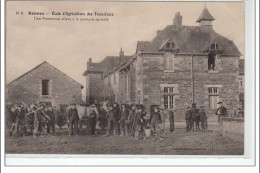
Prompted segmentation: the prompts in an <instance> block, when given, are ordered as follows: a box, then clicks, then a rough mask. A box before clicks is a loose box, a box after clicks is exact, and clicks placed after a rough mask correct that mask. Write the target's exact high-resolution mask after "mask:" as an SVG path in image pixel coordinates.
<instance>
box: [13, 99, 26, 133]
mask: <svg viewBox="0 0 260 173" xmlns="http://www.w3.org/2000/svg"><path fill="white" fill-rule="evenodd" d="M15 114H16V125H15V127H16V131H17V136H18V137H19V136H24V135H25V134H26V133H27V132H26V119H25V116H26V111H25V109H24V108H23V105H22V104H21V105H20V106H19V107H17V109H16V112H15Z"/></svg>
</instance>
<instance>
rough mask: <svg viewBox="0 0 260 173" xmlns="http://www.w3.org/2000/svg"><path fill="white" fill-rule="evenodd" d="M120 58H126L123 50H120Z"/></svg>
mask: <svg viewBox="0 0 260 173" xmlns="http://www.w3.org/2000/svg"><path fill="white" fill-rule="evenodd" d="M119 56H120V57H121V56H124V51H123V50H122V48H121V49H120V52H119Z"/></svg>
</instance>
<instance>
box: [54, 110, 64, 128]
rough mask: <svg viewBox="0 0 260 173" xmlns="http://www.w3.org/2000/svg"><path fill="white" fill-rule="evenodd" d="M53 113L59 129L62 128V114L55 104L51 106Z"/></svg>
mask: <svg viewBox="0 0 260 173" xmlns="http://www.w3.org/2000/svg"><path fill="white" fill-rule="evenodd" d="M53 113H54V115H55V119H56V122H57V125H58V126H59V128H60V130H61V128H62V126H63V125H64V124H63V115H62V112H61V110H60V109H58V108H57V107H56V106H54V107H53Z"/></svg>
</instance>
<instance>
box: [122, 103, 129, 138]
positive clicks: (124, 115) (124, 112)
mask: <svg viewBox="0 0 260 173" xmlns="http://www.w3.org/2000/svg"><path fill="white" fill-rule="evenodd" d="M128 115H129V112H128V110H127V107H126V104H122V105H121V110H120V116H121V118H120V131H121V135H120V136H124V135H125V136H127V135H128Z"/></svg>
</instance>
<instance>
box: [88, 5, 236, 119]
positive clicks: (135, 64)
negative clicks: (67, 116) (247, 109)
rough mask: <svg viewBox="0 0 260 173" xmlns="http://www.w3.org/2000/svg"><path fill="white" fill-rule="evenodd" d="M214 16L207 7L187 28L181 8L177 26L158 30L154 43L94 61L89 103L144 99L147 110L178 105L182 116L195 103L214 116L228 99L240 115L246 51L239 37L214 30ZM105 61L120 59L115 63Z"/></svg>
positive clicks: (89, 81)
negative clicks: (242, 62)
mask: <svg viewBox="0 0 260 173" xmlns="http://www.w3.org/2000/svg"><path fill="white" fill-rule="evenodd" d="M214 20H215V19H214V17H213V16H212V15H211V14H210V12H209V11H208V9H207V8H206V7H205V8H204V9H203V11H202V13H201V15H200V16H199V18H198V20H197V23H198V24H199V25H198V26H184V25H182V16H181V15H180V13H179V12H178V13H176V15H175V18H174V19H173V24H172V25H168V26H166V27H165V28H164V29H163V30H161V31H157V35H156V36H155V38H153V39H152V40H151V41H138V43H137V47H136V52H135V54H134V55H132V56H130V57H127V58H124V59H123V58H120V56H119V57H117V58H114V59H113V60H112V59H111V60H108V59H107V58H106V59H104V60H103V61H102V62H101V63H92V61H91V60H90V61H89V62H88V68H87V71H86V72H85V73H84V75H86V79H87V80H86V82H87V85H88V86H89V87H87V101H89V102H93V101H94V100H95V99H96V101H100V100H104V99H107V100H110V101H112V102H118V103H138V104H139V103H140V104H144V106H145V107H146V108H148V107H149V106H150V105H153V104H159V105H161V106H164V107H165V108H171V107H173V108H174V109H175V112H176V116H177V117H182V118H183V117H184V112H185V110H186V107H187V106H190V105H191V103H192V102H195V103H197V105H198V106H202V105H203V106H205V108H206V111H207V112H208V113H209V114H213V113H215V110H216V109H217V103H218V102H219V101H222V102H223V103H224V105H225V106H226V107H227V108H228V110H229V113H230V114H234V112H235V111H236V110H237V109H238V107H241V105H240V104H239V100H240V99H239V93H240V92H239V58H240V56H241V53H240V52H239V50H238V49H237V47H236V45H235V44H234V42H233V41H231V40H229V39H227V38H225V37H223V36H221V35H220V34H218V33H217V32H216V31H215V30H214V29H213V24H212V22H213V21H214ZM104 61H110V62H116V63H114V64H113V66H111V64H109V63H106V64H104V63H103V62H104ZM119 62H120V63H119ZM91 64H93V65H94V66H91ZM96 67H97V68H96ZM109 69H110V70H109ZM106 70H107V71H106ZM94 94H99V95H98V96H96V97H95V95H94ZM88 98H90V99H88Z"/></svg>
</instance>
